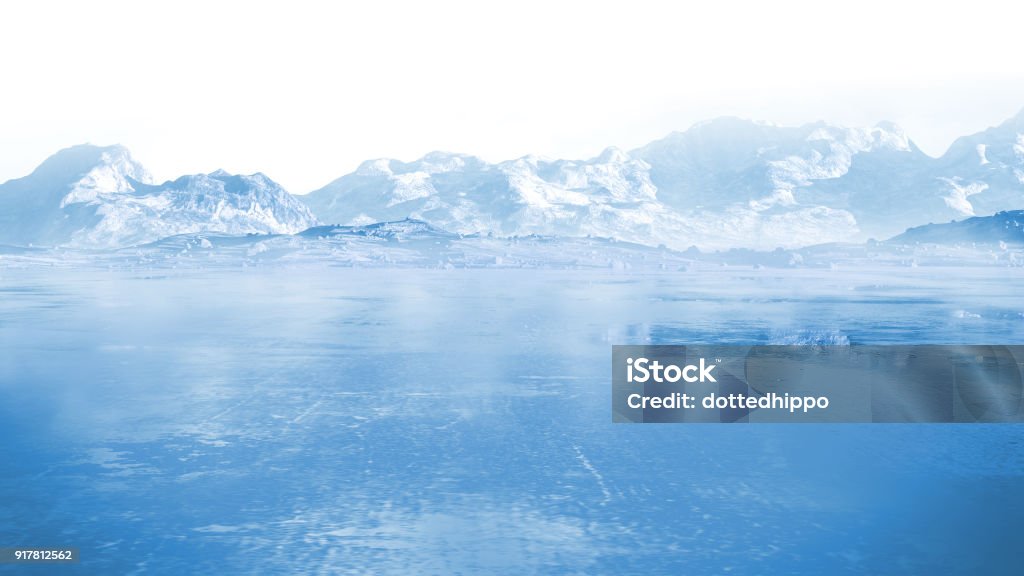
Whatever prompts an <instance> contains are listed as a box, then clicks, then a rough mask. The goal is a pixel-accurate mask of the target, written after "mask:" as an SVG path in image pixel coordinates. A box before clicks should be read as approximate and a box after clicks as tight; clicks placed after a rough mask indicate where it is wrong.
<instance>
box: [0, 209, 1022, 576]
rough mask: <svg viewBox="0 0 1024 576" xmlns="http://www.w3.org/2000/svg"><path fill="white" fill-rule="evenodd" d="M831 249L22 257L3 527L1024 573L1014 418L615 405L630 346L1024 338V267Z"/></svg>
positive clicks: (187, 240) (5, 341)
mask: <svg viewBox="0 0 1024 576" xmlns="http://www.w3.org/2000/svg"><path fill="white" fill-rule="evenodd" d="M200 240H206V242H207V244H209V246H206V245H204V244H203V243H202V242H201V241H200ZM427 243H440V244H431V245H433V246H440V248H438V249H437V250H438V251H437V252H436V253H435V252H432V251H428V250H427V249H426V248H424V246H425V245H426V244H427ZM258 247H263V248H262V249H260V248H258ZM900 249H906V248H900ZM332 250H334V251H336V252H335V255H334V256H333V257H330V256H329V254H330V253H331V251H332ZM820 250H821V251H820V252H813V253H812V252H808V253H806V254H804V260H803V261H802V262H799V263H796V264H792V265H791V264H790V263H789V262H790V260H791V259H792V256H793V254H784V253H779V254H775V255H774V257H775V260H773V261H767V260H765V259H764V258H763V257H762V256H757V255H751V254H747V255H746V257H747V258H748V259H750V260H748V261H744V260H742V259H741V257H742V256H743V254H742V253H736V254H734V255H733V257H730V259H731V261H730V262H724V261H722V257H721V255H714V254H711V255H701V253H696V252H690V253H689V254H680V253H669V252H665V251H659V250H657V249H636V248H631V247H629V246H627V245H623V244H622V243H611V244H607V243H601V242H599V241H597V240H592V241H590V243H589V244H588V243H587V242H586V241H584V240H580V241H574V242H569V243H566V242H561V243H560V242H555V241H552V240H550V239H544V238H527V239H519V240H517V241H516V242H512V241H507V240H498V239H488V238H476V239H474V238H460V237H458V236H457V235H450V234H447V233H442V232H439V231H436V230H432V229H429V228H424V227H422V226H420V225H419V224H416V223H404V224H403V223H398V224H392V225H390V226H381V227H368V228H360V229H354V230H353V229H347V230H346V229H342V230H338V231H335V230H334V229H321V230H318V231H313V232H311V233H310V234H309V235H307V236H300V237H269V238H267V237H256V238H221V237H216V236H203V237H202V238H198V237H195V236H187V237H180V238H177V239H172V240H168V241H165V242H161V243H158V244H154V245H151V246H147V247H143V248H141V249H138V250H133V251H124V252H118V253H114V254H111V253H86V252H74V253H71V252H67V253H53V252H49V251H39V250H27V249H19V250H13V249H12V250H7V251H5V252H3V254H2V255H0V293H2V295H3V296H2V298H0V412H2V413H0V431H2V436H0V437H2V438H3V440H4V441H3V443H0V461H2V462H3V466H2V467H0V498H3V501H4V505H3V506H0V541H3V542H8V543H10V544H11V545H19V544H37V543H44V542H45V543H57V544H59V543H64V544H67V545H75V546H79V547H80V548H81V550H82V558H83V561H82V563H81V564H80V565H77V566H70V567H61V569H60V571H61V573H62V574H131V573H152V574H196V573H217V574H228V573H230V574H268V573H297V574H364V573H373V574H408V573H410V572H415V573H427V574H455V573H464V574H524V573H551V574H595V573H608V574H621V573H644V574H710V573H716V574H717V573H722V572H723V571H726V570H728V571H731V572H732V573H743V574H755V573H756V574H772V573H786V574H863V573H872V574H878V573H893V572H896V573H918V574H925V573H928V574H935V573H944V574H955V573H960V574H975V573H978V572H979V571H983V572H985V573H1000V572H1002V573H1011V572H1010V571H1011V570H1012V569H1015V568H1016V567H1018V563H1019V560H1018V558H1017V553H1016V549H1017V547H1016V546H1015V542H1016V540H1017V538H1018V535H1019V534H1020V531H1021V529H1022V528H1024V525H1022V518H1024V494H1022V492H1021V490H1020V486H1021V478H1022V475H1024V457H1022V453H1021V450H1020V446H1021V442H1022V441H1024V429H1022V428H1021V427H1020V426H1013V425H995V426H983V425H979V426H973V425H972V426H881V425H878V426H875V425H866V426H857V425H847V426H817V425H813V426H812V425H809V426H772V425H764V426H742V425H736V426H726V425H722V426H713V425H712V426H653V425H652V426H625V425H617V426H616V425H612V424H611V415H610V409H609V406H610V402H609V400H610V397H609V395H610V383H609V374H608V361H609V351H610V346H611V345H612V344H642V343H698V342H709V343H769V342H775V343H779V342H786V343H793V342H800V343H853V344H856V343H889V342H892V343H910V342H913V343H929V342H930V343H956V342H966V343H978V342H990V343H1016V344H1020V343H1024V301H1022V300H1021V298H1020V294H1021V291H1022V290H1021V289H1022V288H1024V269H1021V268H1020V267H1009V266H1007V265H1006V262H1005V261H1004V262H1002V263H999V262H995V261H986V260H978V259H977V258H976V256H977V252H978V250H976V249H971V250H967V249H966V248H965V249H964V250H965V251H966V252H968V253H969V255H970V257H969V258H962V259H961V260H960V261H958V262H959V263H958V264H957V265H951V264H950V262H951V260H949V258H951V256H950V255H949V254H946V255H940V256H932V257H928V256H927V255H925V256H922V255H921V254H917V255H915V256H909V255H905V256H904V257H905V258H912V257H916V258H919V259H921V261H922V263H921V265H920V266H917V267H912V266H909V265H907V263H906V261H904V262H901V261H900V260H899V258H900V254H898V253H896V252H894V253H893V254H892V255H890V256H887V257H886V258H883V259H877V260H876V261H873V262H872V261H869V260H867V259H863V258H862V259H858V258H854V257H851V255H850V254H851V253H852V254H854V255H856V254H858V253H859V252H856V251H857V250H859V251H862V252H868V251H871V250H881V249H880V248H877V247H867V246H862V247H858V248H856V249H855V250H854V251H853V252H851V250H850V249H848V248H844V247H831V248H829V247H824V248H821V249H820ZM893 250H894V251H898V249H896V248H894V249H893ZM950 251H952V249H950ZM438 254H450V255H452V257H451V259H450V261H448V260H444V259H442V258H439V257H438ZM887 254H888V253H887ZM950 254H952V252H950ZM424 255H425V256H424ZM495 255H499V256H495ZM953 255H954V256H955V254H953ZM485 257H486V258H492V259H493V258H495V257H498V258H501V263H500V264H495V263H494V262H491V263H490V264H487V263H486V262H485ZM558 258H562V260H558ZM928 258H933V260H929V259H928ZM387 259H391V260H392V263H391V264H388V263H387V262H386V260H387ZM609 259H610V260H612V263H611V264H609V262H608V260H609ZM438 260H441V263H440V264H441V265H439V262H438ZM751 260H752V261H751ZM478 262H479V265H477V264H476V263H478ZM602 262H603V263H602ZM773 262H774V263H773ZM965 262H973V264H970V265H966V264H965ZM531 263H532V264H531ZM544 263H546V264H544ZM830 263H832V264H835V265H834V266H833V265H829V264H830ZM443 264H450V265H448V266H445V265H443ZM542 264H544V265H542ZM723 264H725V265H723ZM494 266H497V268H495V267H494ZM759 266H760V267H759ZM522 267H527V268H530V269H522ZM681 268H682V269H681ZM951 551H955V553H953V552H951ZM5 569H6V570H7V571H8V572H9V571H10V570H12V569H13V567H11V566H7V567H3V566H0V573H8V572H5Z"/></svg>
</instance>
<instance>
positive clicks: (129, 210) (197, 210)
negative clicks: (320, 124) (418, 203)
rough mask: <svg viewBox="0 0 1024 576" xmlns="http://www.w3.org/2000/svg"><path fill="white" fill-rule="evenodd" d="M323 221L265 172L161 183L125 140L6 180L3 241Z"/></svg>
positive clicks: (242, 230) (131, 237)
mask: <svg viewBox="0 0 1024 576" xmlns="http://www.w3.org/2000/svg"><path fill="white" fill-rule="evenodd" d="M315 224H316V220H315V218H314V217H313V216H312V214H311V213H310V212H309V210H308V209H307V208H306V207H305V205H303V204H302V203H301V202H299V201H298V200H296V199H295V198H294V197H293V196H291V195H290V194H288V193H287V192H286V191H285V190H284V189H283V188H281V187H280V186H278V185H277V184H276V183H274V182H273V181H272V180H270V179H269V178H267V177H266V176H264V175H262V174H254V175H251V176H234V175H230V174H227V173H226V172H223V171H218V172H214V173H212V174H198V175H194V176H184V177H181V178H179V179H177V180H174V181H170V182H165V183H163V184H159V185H157V184H153V183H152V179H151V178H150V177H149V174H148V173H147V172H146V171H145V169H144V168H142V166H141V165H139V164H138V163H137V162H135V161H134V160H133V159H132V158H131V155H130V154H129V153H128V151H127V150H126V149H124V148H123V147H120V146H108V147H98V146H91V145H82V146H75V147H72V148H67V149H65V150H61V151H60V152H58V153H57V154H54V155H53V156H52V157H50V158H49V159H47V160H46V161H45V162H43V164H42V165H40V166H39V168H37V169H36V170H35V171H34V172H32V174H30V175H28V176H26V177H24V178H19V179H17V180H11V181H9V182H6V183H4V184H2V185H0V243H4V244H15V245H28V244H36V245H50V246H58V245H75V246H88V247H113V246H124V245H131V244H138V243H143V242H150V241H153V240H157V239H159V238H164V237H167V236H171V235H175V234H184V233H192V232H223V233H228V234H246V233H294V232H299V231H301V230H304V229H306V228H309V227H310V226H313V225H315Z"/></svg>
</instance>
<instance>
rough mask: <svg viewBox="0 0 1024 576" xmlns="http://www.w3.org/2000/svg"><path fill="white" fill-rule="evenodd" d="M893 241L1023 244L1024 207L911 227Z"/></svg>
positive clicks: (895, 242) (909, 242) (896, 242)
mask: <svg viewBox="0 0 1024 576" xmlns="http://www.w3.org/2000/svg"><path fill="white" fill-rule="evenodd" d="M889 242H890V243H894V244H900V243H902V244H914V243H922V244H925V243H928V244H998V243H1003V244H1024V210H1013V211H1008V212H998V213H996V214H994V215H992V216H975V217H973V218H967V219H966V220H961V221H958V222H949V223H947V224H927V225H924V226H918V227H915V228H911V229H909V230H907V231H906V232H904V233H903V234H900V235H899V236H896V237H895V238H893V239H892V240H890V241H889Z"/></svg>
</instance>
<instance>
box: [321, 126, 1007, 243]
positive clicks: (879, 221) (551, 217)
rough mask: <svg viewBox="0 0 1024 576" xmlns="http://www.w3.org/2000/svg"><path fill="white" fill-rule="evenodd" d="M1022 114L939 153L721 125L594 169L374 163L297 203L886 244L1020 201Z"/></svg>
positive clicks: (517, 227) (752, 239) (471, 161)
mask: <svg viewBox="0 0 1024 576" xmlns="http://www.w3.org/2000/svg"><path fill="white" fill-rule="evenodd" d="M1022 116H1024V113H1022ZM1022 116H1018V117H1017V118H1016V119H1012V120H1010V121H1008V122H1007V123H1004V124H1003V125H1001V126H1000V127H998V128H994V129H991V130H988V131H986V132H982V133H981V134H978V135H975V136H971V137H968V138H965V139H962V140H961V141H958V142H957V144H955V145H954V146H953V147H952V148H951V149H950V151H949V152H948V153H947V154H946V155H944V156H943V157H942V158H939V159H934V158H931V157H929V156H927V155H925V154H924V153H922V152H921V151H920V150H919V149H918V148H917V146H915V145H914V143H913V142H912V141H911V140H910V139H909V138H908V137H907V136H906V135H905V134H904V133H903V131H902V130H901V129H899V128H898V127H897V126H895V125H892V124H889V123H880V124H878V125H877V126H874V127H871V128H865V129H857V128H843V127H837V126H830V125H827V124H824V123H814V124H808V125H805V126H800V127H779V126H771V125H766V124H760V123H756V122H751V121H747V120H740V119H736V118H721V119H718V120H713V121H710V122H705V123H701V124H698V125H696V126H694V127H692V128H691V129H689V130H687V131H685V132H676V133H673V134H670V135H669V136H667V137H665V138H663V139H661V140H658V141H655V142H652V143H650V144H648V145H647V146H644V147H642V148H639V149H637V150H633V151H631V152H624V151H621V150H617V149H614V148H609V149H608V150H606V151H605V152H604V153H602V154H601V155H600V156H597V157H595V158H591V159H589V160H580V161H573V160H546V159H542V158H537V157H533V156H527V157H524V158H520V159H518V160H511V161H506V162H501V163H497V164H489V163H486V162H484V161H483V160H481V159H479V158H475V157H473V156H466V155H460V154H447V153H441V152H434V153H431V154H428V155H427V156H425V157H423V158H421V159H420V160H417V161H415V162H409V163H405V162H400V161H397V160H391V159H380V160H373V161H369V162H365V163H364V164H362V165H361V166H360V167H359V168H358V169H357V170H356V172H354V173H352V174H349V175H346V176H342V177H341V178H339V179H337V180H335V181H333V182H331V183H330V184H328V185H327V186H325V187H323V188H321V189H320V190H317V191H314V192H313V193H311V194H309V195H308V196H305V197H303V200H304V201H305V202H306V203H307V204H308V205H309V206H310V208H311V209H312V210H313V212H314V213H315V214H316V215H317V216H318V217H319V218H320V220H322V221H324V222H332V223H338V224H363V223H367V222H374V221H384V220H396V219H401V218H406V217H410V218H416V219H420V220H424V221H427V222H429V223H431V224H433V225H435V226H438V227H441V228H444V229H447V230H451V231H456V232H461V233H493V234H497V235H526V234H549V235H573V236H584V235H595V236H608V237H614V238H618V239H622V240H627V241H634V242H641V243H645V244H649V245H650V244H665V245H667V246H670V247H674V248H685V247H687V246H690V245H696V246H699V247H701V248H729V247H737V246H740V247H750V248H761V249H771V248H775V247H779V246H781V247H794V246H803V245H809V244H816V243H823V242H833V241H857V240H865V239H868V238H872V237H874V238H888V237H891V236H893V235H895V234H898V233H900V232H902V231H904V230H906V229H907V228H909V227H911V226H916V225H920V224H924V223H927V222H945V221H949V220H951V219H955V218H959V217H963V216H964V215H969V214H974V213H977V214H985V213H989V214H990V213H993V212H995V211H997V210H1005V209H1012V208H1017V207H1020V206H1024V176H1022V175H1024V172H1022V170H1024V164H1022V160H1024V135H1022V132H1024V129H1022V121H1021V117H1022ZM965 150H966V151H967V152H964V151H965ZM979 150H984V151H986V153H987V156H985V155H984V154H982V155H981V156H979V154H980V152H979ZM972 155H973V156H972Z"/></svg>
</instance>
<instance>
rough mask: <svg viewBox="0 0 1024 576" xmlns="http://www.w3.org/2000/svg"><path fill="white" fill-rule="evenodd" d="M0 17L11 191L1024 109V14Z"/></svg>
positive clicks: (385, 12)
mask: <svg viewBox="0 0 1024 576" xmlns="http://www.w3.org/2000/svg"><path fill="white" fill-rule="evenodd" d="M349 4H352V3H345V2H337V1H336V2H330V3H327V2H324V3H314V2H300V1H295V0H291V1H289V2H272V3H271V2H266V3H263V2H252V1H249V2H239V3H229V2H214V1H211V0H207V1H205V2H183V1H176V2H164V3H161V4H159V5H158V4H157V3H155V2H138V1H134V2H130V1H129V2H110V1H91V2H46V1H34V2H18V3H4V4H2V5H0V181H4V180H7V179H9V178H15V177H19V176H22V175H25V174H27V173H29V172H30V171H31V170H32V169H33V168H34V167H35V166H36V165H37V164H39V162H41V161H42V160H43V159H44V158H46V157H47V156H49V155H50V154H52V153H53V152H55V151H56V150H57V149H59V148H63V147H66V146H69V145H72V144H77V143H82V142H92V143H95V144H113V143H120V144H124V145H125V146H127V147H128V148H129V149H131V150H132V152H133V154H134V155H135V157H136V158H137V159H138V160H140V161H141V162H142V163H143V164H144V165H146V166H147V167H148V168H149V170H150V171H151V172H152V173H153V175H154V176H155V177H156V178H157V179H158V180H164V179H169V178H173V177H177V176H179V175H181V174H186V173H196V172H209V171H212V170H214V169H217V168H224V169H226V170H228V171H231V172H244V173H250V172H255V171H262V172H264V173H266V174H267V175H268V176H270V177H271V178H274V179H275V180H277V181H279V182H280V183H281V184H283V185H284V186H285V187H286V188H287V189H289V190H290V191H291V192H294V193H305V192H309V191H310V190H312V189H314V188H318V187H320V186H322V185H324V184H326V183H327V182H328V181H330V180H332V179H334V178H336V177H338V176H341V175H342V174H345V173H347V172H350V171H352V170H353V169H354V168H355V167H356V166H357V165H358V164H359V163H360V162H361V161H362V160H365V159H368V158H376V157H381V156H389V157H397V158H400V159H403V160H412V159H415V158H418V157H420V156H422V155H423V154H425V153H426V152H429V151H431V150H438V149H440V150H449V151H457V152H468V153H473V154H477V155H479V156H482V157H484V158H485V159H487V160H491V161H497V160H504V159H508V158H513V157H518V156H521V155H524V154H527V153H537V154H541V155H545V156H552V157H568V158H578V157H590V156H593V155H596V154H598V153H599V152H600V151H601V150H602V149H603V148H604V147H606V146H608V145H616V146H619V147H622V148H626V149H629V148H632V147H636V146H640V145H643V144H645V143H646V142H648V141H650V140H653V139H655V138H659V137H661V136H664V135H665V134H667V133H668V132H671V131H672V130H682V129H686V128H687V127H689V126H690V125H691V124H693V123H694V122H696V121H700V120H704V119H708V118H712V117H716V116H722V115H736V116H741V117H746V118H753V119H758V120H766V121H771V122H774V123H778V124H787V125H788V124H800V123H804V122H809V121H815V120H819V119H820V120H827V121H829V122H835V123H840V124H846V125H870V124H874V123H875V122H876V121H878V120H892V121H895V122H897V123H898V124H900V125H902V126H903V127H904V128H905V129H906V130H907V132H908V133H909V135H910V136H911V138H912V139H913V140H915V141H916V142H917V143H918V145H919V146H921V148H922V149H924V150H925V151H926V152H928V153H930V154H933V155H938V154H941V153H942V152H943V151H944V150H945V149H946V147H947V146H948V145H949V144H950V143H951V142H952V140H953V139H954V138H955V137H956V136H959V135H963V134H965V133H970V132H976V131H979V130H981V129H984V128H985V127H987V126H990V125H994V124H998V123H999V122H1001V121H1002V120H1004V119H1006V118H1007V117H1009V116H1012V115H1014V114H1016V113H1017V112H1018V111H1020V110H1021V108H1024V57H1022V55H1024V40H1022V38H1024V33H1022V32H1024V30H1022V27H1021V26H1022V25H1021V22H1022V21H1024V4H1022V3H1020V2H1016V3H1013V2H1002V3H997V2H990V1H987V0H971V1H969V2H967V1H965V2H957V3H950V4H939V3H935V2H929V3H921V4H916V3H911V2H899V1H895V0H887V1H884V2H863V1H859V2H824V1H820V0H819V1H817V2H783V1H779V0H774V1H771V2H764V1H761V2H722V1H716V2H700V3H697V2H694V3H691V4H692V5H691V6H683V3H682V2H669V1H665V0H662V1H658V2H646V1H638V0H630V1H628V2H627V1H622V2H616V3H598V2H593V1H591V2H559V1H557V0H547V1H541V2H533V1H529V0H514V1H511V2H485V1H477V2H442V1H437V0H434V1H431V2H385V1H380V0H375V1H373V2H362V3H360V4H361V6H359V7H355V6H350V5H349Z"/></svg>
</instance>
